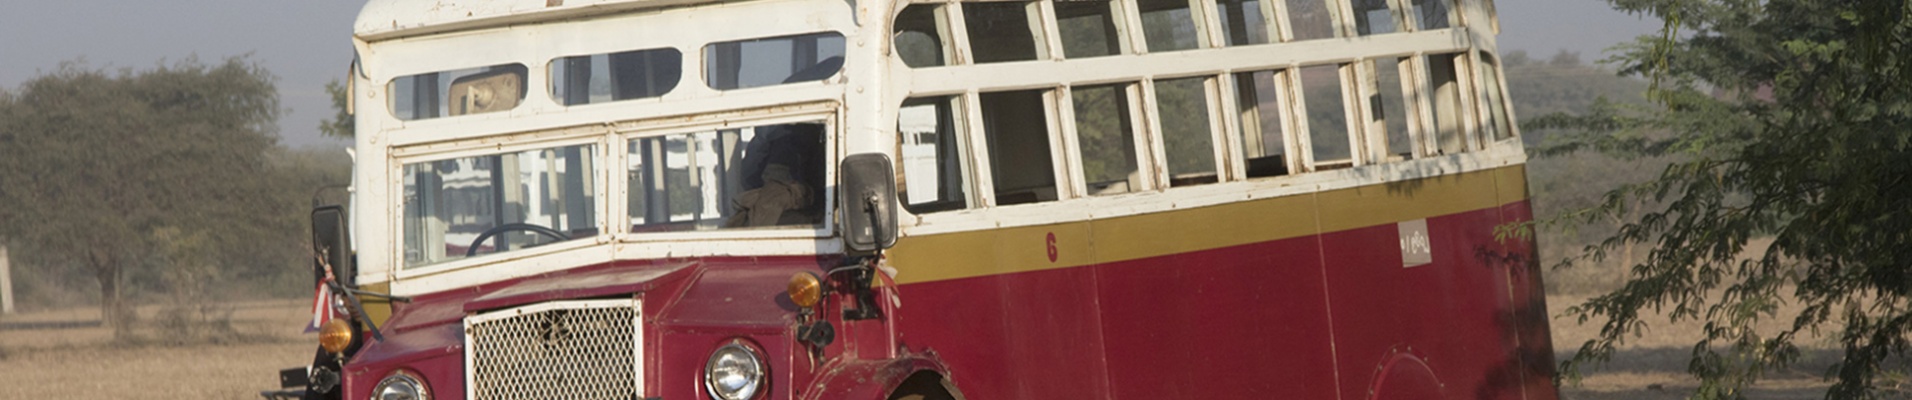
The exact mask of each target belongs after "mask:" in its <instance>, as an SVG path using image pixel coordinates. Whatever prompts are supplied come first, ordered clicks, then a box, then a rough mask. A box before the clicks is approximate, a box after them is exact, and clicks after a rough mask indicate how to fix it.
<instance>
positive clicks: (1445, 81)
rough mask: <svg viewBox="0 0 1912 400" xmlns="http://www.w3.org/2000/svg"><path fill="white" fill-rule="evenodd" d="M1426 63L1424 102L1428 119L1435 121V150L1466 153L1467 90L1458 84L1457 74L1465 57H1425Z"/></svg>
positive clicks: (1459, 82)
mask: <svg viewBox="0 0 1912 400" xmlns="http://www.w3.org/2000/svg"><path fill="white" fill-rule="evenodd" d="M1425 60H1426V63H1427V81H1428V85H1429V87H1428V90H1427V102H1428V107H1429V110H1430V111H1432V112H1430V113H1429V115H1430V116H1432V117H1433V118H1434V120H1433V121H1430V122H1433V123H1432V124H1429V125H1430V127H1431V128H1433V129H1434V150H1438V151H1440V154H1460V153H1461V152H1464V151H1467V138H1466V136H1465V134H1464V132H1466V130H1467V122H1466V121H1467V111H1466V110H1467V107H1466V104H1467V103H1466V91H1465V90H1464V89H1463V86H1462V85H1461V80H1460V76H1459V74H1457V71H1459V66H1460V65H1462V64H1461V63H1463V62H1465V60H1466V57H1464V56H1462V55H1460V54H1432V55H1428V56H1426V58H1425Z"/></svg>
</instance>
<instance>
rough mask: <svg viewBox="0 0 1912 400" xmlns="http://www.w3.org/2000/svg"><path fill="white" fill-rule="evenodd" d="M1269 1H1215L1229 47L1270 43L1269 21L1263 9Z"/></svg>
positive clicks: (1223, 33)
mask: <svg viewBox="0 0 1912 400" xmlns="http://www.w3.org/2000/svg"><path fill="white" fill-rule="evenodd" d="M1266 1H1268V0H1215V11H1216V12H1218V13H1220V15H1218V17H1220V18H1221V24H1222V26H1221V30H1222V37H1223V40H1225V41H1226V42H1227V43H1226V44H1227V45H1229V46H1245V45H1252V44H1263V43H1268V42H1270V40H1268V20H1267V18H1265V16H1266V14H1263V10H1262V7H1263V5H1264V3H1265V2H1266Z"/></svg>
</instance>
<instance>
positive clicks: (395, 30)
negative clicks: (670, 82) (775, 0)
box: [352, 0, 724, 41]
mask: <svg viewBox="0 0 1912 400" xmlns="http://www.w3.org/2000/svg"><path fill="white" fill-rule="evenodd" d="M719 1H724V0H370V1H368V2H366V3H365V8H362V9H360V10H359V15H358V21H356V22H354V23H353V25H352V34H353V35H354V36H357V37H358V38H359V39H361V40H365V41H378V40H384V39H392V38H397V37H404V36H414V35H424V34H431V33H439V32H448V31H457V30H466V29H477V28H486V27H494V26H505V25H511V24H519V23H527V22H533V21H539V20H551V19H559V18H568V17H574V16H582V15H603V14H604V12H605V11H613V12H614V11H621V10H635V9H643V8H659V7H670V6H677V5H684V4H693V3H712V2H719Z"/></svg>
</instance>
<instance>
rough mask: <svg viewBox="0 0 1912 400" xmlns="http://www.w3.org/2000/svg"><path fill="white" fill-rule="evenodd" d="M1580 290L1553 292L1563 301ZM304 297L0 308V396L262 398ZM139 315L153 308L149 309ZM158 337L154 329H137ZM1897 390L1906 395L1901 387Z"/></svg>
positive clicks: (1814, 376)
mask: <svg viewBox="0 0 1912 400" xmlns="http://www.w3.org/2000/svg"><path fill="white" fill-rule="evenodd" d="M1581 300H1582V298H1580V297H1574V296H1554V297H1552V298H1550V299H1549V305H1550V306H1552V307H1553V308H1554V309H1556V310H1558V309H1561V308H1564V307H1565V306H1567V305H1571V304H1575V303H1577V302H1579V301H1581ZM305 306H306V303H305V302H304V301H303V300H272V301H252V302H241V303H234V304H231V305H229V307H231V310H232V311H233V314H232V323H233V326H234V328H235V329H237V330H239V331H240V333H241V334H243V335H244V336H245V338H244V339H241V340H235V341H232V342H231V343H219V344H198V345H191V346H170V345H162V344H113V343H112V341H111V340H110V337H111V333H110V332H109V331H108V329H106V328H104V327H99V326H97V325H98V314H99V312H98V310H97V309H93V308H85V309H73V310H62V311H52V312H39V313H30V314H22V315H10V316H5V317H0V326H4V327H5V328H4V329H0V399H37V398H81V399H127V398H190V399H246V398H258V395H257V394H258V392H259V391H260V390H264V389H270V388H272V387H273V386H276V385H277V384H278V382H277V380H276V379H277V378H276V374H275V371H277V370H279V369H280V368H287V367H292V366H297V365H302V364H303V363H305V362H307V361H309V360H310V357H311V354H312V349H313V346H314V343H315V341H316V340H317V339H316V336H314V335H309V334H302V333H301V330H300V326H301V325H300V324H301V323H302V322H303V321H304V318H306V317H307V314H306V310H305ZM141 311H142V312H141V315H142V316H147V318H149V319H150V318H152V317H150V316H151V315H153V314H154V312H152V310H149V309H142V310H141ZM1553 329H1554V331H1553V332H1554V343H1555V344H1554V347H1555V348H1556V349H1557V350H1560V351H1559V352H1558V353H1559V354H1561V356H1562V357H1564V356H1565V354H1566V353H1565V350H1570V349H1573V348H1576V347H1578V346H1579V343H1580V342H1581V341H1583V340H1585V338H1587V337H1588V336H1590V335H1592V334H1593V333H1594V332H1595V331H1596V330H1597V327H1595V326H1580V325H1577V324H1574V321H1573V320H1572V319H1566V318H1556V319H1555V321H1554V323H1553ZM138 333H139V334H140V335H141V336H142V337H145V338H147V340H146V341H148V342H154V341H155V340H153V338H152V336H153V335H157V334H158V333H157V332H155V331H151V330H142V331H139V332H138ZM1696 333H1697V328H1696V327H1695V326H1670V327H1656V329H1655V330H1654V331H1652V332H1649V334H1648V335H1647V336H1646V337H1643V338H1641V339H1640V340H1638V341H1636V342H1635V343H1632V344H1631V345H1630V346H1629V348H1628V349H1627V350H1624V351H1623V353H1622V354H1621V355H1620V356H1619V357H1617V358H1616V360H1615V361H1614V362H1613V363H1612V364H1610V365H1608V366H1607V367H1606V368H1603V369H1601V370H1598V371H1595V373H1593V374H1591V375H1589V376H1587V377H1586V379H1585V380H1583V381H1582V382H1581V383H1580V385H1578V386H1569V387H1566V388H1563V389H1562V391H1561V394H1562V396H1561V397H1562V398H1564V399H1586V400H1607V399H1613V400H1659V399H1680V398H1684V397H1685V395H1686V393H1688V391H1690V390H1691V389H1692V388H1693V383H1692V380H1691V379H1690V378H1689V377H1687V376H1686V372H1685V365H1686V356H1687V349H1688V348H1690V346H1691V345H1692V342H1691V340H1690V339H1686V338H1690V337H1693V336H1692V335H1694V334H1696ZM1806 353H1807V354H1806V356H1805V360H1804V363H1803V364H1804V365H1802V366H1800V367H1797V368H1795V370H1796V371H1792V372H1785V373H1781V374H1778V376H1772V377H1769V378H1768V379H1766V380H1763V381H1762V382H1761V384H1760V385H1759V387H1757V388H1755V389H1754V390H1753V391H1752V392H1751V393H1749V394H1748V397H1749V398H1751V399H1804V398H1820V397H1821V396H1822V393H1823V391H1824V390H1825V387H1826V383H1825V382H1823V381H1821V380H1820V379H1819V378H1818V377H1819V373H1820V372H1821V371H1824V366H1825V365H1827V363H1828V362H1829V361H1830V360H1832V359H1835V358H1836V357H1837V354H1836V353H1835V352H1833V350H1832V347H1830V346H1827V345H1826V344H1824V343H1816V344H1815V345H1814V346H1812V347H1810V348H1808V349H1807V350H1806ZM1893 395H1901V396H1903V395H1906V392H1896V393H1893Z"/></svg>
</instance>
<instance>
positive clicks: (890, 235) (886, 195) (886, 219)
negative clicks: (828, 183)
mask: <svg viewBox="0 0 1912 400" xmlns="http://www.w3.org/2000/svg"><path fill="white" fill-rule="evenodd" d="M837 171H838V173H839V174H841V176H840V177H839V182H838V184H837V201H838V202H839V203H841V204H842V205H843V207H842V208H840V209H841V210H842V211H843V228H842V229H843V244H844V245H845V246H848V247H849V248H850V250H851V251H855V252H873V251H879V250H883V249H887V248H890V246H894V245H896V228H897V227H896V207H897V204H896V168H895V167H893V166H891V164H890V156H889V155H886V154H882V153H863V154H855V155H851V156H849V157H844V158H843V163H842V164H839V166H838V168H837Z"/></svg>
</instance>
